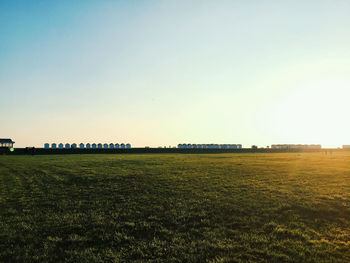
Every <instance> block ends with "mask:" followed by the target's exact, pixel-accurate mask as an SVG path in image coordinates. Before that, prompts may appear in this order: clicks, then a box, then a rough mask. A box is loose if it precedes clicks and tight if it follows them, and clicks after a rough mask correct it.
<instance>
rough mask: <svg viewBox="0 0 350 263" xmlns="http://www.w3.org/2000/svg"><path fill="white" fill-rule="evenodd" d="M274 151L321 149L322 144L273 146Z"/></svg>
mask: <svg viewBox="0 0 350 263" xmlns="http://www.w3.org/2000/svg"><path fill="white" fill-rule="evenodd" d="M271 148H272V149H278V150H289V149H301V150H307V149H321V148H322V146H321V145H320V144H272V145H271Z"/></svg>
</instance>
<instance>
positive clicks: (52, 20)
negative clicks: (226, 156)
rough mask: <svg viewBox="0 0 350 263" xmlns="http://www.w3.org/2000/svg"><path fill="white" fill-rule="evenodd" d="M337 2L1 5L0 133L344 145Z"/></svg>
mask: <svg viewBox="0 0 350 263" xmlns="http://www.w3.org/2000/svg"><path fill="white" fill-rule="evenodd" d="M349 11H350V1H347V0H343V1H341V0H332V1H331V0H329V1H322V0H309V1H277V0H276V1H273V0H269V1H261V0H256V1H243V0H242V1H97V0H96V1H15V0H14V1H13V0H11V1H5V0H2V1H0V96H1V104H0V117H1V124H0V125H1V126H0V137H4V138H6V137H10V138H13V139H14V140H15V141H16V146H17V147H22V146H31V145H34V146H42V145H43V143H44V142H50V143H52V142H56V143H59V142H70V143H73V142H75V143H80V142H84V143H87V142H101V143H104V142H119V143H120V142H125V143H127V142H129V143H131V144H132V145H133V146H145V145H149V146H159V145H160V146H164V145H166V146H168V145H177V144H178V143H184V142H186V143H241V144H243V145H244V146H248V147H250V146H251V145H252V144H257V145H259V146H266V145H270V144H272V143H322V144H323V145H325V146H340V145H341V144H345V143H348V144H350V136H349V134H350V124H348V123H349V121H348V120H347V119H348V114H349V113H350V103H348V100H349V97H350V48H349V47H350V33H349V32H350V31H349V28H350V16H349Z"/></svg>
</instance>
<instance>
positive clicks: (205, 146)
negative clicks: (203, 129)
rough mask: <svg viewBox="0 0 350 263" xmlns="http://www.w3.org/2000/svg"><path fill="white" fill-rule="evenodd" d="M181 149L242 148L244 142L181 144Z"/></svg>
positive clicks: (179, 146)
mask: <svg viewBox="0 0 350 263" xmlns="http://www.w3.org/2000/svg"><path fill="white" fill-rule="evenodd" d="M177 148H179V149H242V144H190V143H189V144H186V143H183V144H179V145H178V146H177Z"/></svg>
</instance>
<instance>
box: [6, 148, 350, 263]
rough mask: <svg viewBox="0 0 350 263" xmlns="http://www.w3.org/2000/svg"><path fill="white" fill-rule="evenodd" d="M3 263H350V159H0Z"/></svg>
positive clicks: (288, 155)
mask: <svg viewBox="0 0 350 263" xmlns="http://www.w3.org/2000/svg"><path fill="white" fill-rule="evenodd" d="M0 262H4V263H5V262H6V263H7V262H89V263H90V262H350V153H349V152H348V153H342V152H337V153H333V154H332V155H330V154H328V155H325V154H324V153H283V154H206V155H189V154H188V155H186V154H182V155H181V154H163V155H161V154H154V155H152V154H148V155H61V156H58V155H47V156H0Z"/></svg>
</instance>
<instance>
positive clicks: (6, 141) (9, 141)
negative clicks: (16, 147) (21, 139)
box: [0, 138, 15, 143]
mask: <svg viewBox="0 0 350 263" xmlns="http://www.w3.org/2000/svg"><path fill="white" fill-rule="evenodd" d="M0 143H15V142H14V141H12V140H11V139H1V138H0Z"/></svg>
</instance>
